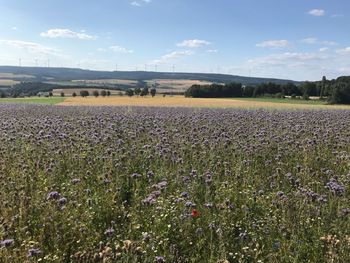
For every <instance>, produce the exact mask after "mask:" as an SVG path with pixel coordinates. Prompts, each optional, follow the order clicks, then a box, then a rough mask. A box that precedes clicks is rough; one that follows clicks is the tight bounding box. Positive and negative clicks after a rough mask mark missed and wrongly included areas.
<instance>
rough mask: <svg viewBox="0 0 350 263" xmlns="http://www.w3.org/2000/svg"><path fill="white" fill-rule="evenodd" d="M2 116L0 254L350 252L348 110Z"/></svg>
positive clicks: (339, 255)
mask: <svg viewBox="0 0 350 263" xmlns="http://www.w3.org/2000/svg"><path fill="white" fill-rule="evenodd" d="M0 116H1V122H0V262H11V263H12V262H40V261H41V262H158V263H162V262H181V263H186V262H222V263H225V262H226V263H227V262H350V111H345V110H344V111H342V110H339V111H338V110H334V111H323V110H320V111H265V110H243V109H175V108H172V109H171V108H169V109H167V108H121V107H120V108H109V107H102V108H96V107H93V108H89V107H56V106H28V105H27V106H25V105H1V106H0Z"/></svg>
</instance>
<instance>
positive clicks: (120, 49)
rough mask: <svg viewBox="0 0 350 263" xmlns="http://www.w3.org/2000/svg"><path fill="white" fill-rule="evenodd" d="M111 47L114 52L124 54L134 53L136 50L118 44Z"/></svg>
mask: <svg viewBox="0 0 350 263" xmlns="http://www.w3.org/2000/svg"><path fill="white" fill-rule="evenodd" d="M109 49H110V50H112V51H113V52H116V53H123V54H128V53H129V54H131V53H134V51H133V50H131V49H127V48H125V47H121V46H117V45H115V46H110V47H109Z"/></svg>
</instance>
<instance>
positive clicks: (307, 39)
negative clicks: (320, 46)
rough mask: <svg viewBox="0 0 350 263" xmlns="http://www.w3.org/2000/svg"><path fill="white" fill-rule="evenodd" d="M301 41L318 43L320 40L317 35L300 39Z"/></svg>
mask: <svg viewBox="0 0 350 263" xmlns="http://www.w3.org/2000/svg"><path fill="white" fill-rule="evenodd" d="M300 42H301V43H305V44H316V43H317V42H318V39H317V38H315V37H308V38H304V39H302V40H300Z"/></svg>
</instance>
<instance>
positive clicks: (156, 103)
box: [59, 96, 350, 109]
mask: <svg viewBox="0 0 350 263" xmlns="http://www.w3.org/2000/svg"><path fill="white" fill-rule="evenodd" d="M59 105H62V106H145V107H152V106H153V107H199V108H204V107H210V108H248V109H249V108H272V109H350V107H348V106H345V105H313V104H294V103H278V102H264V101H247V100H240V99H215V98H210V99H205V98H186V97H183V96H167V97H162V96H156V97H153V98H152V97H127V96H112V97H98V98H95V97H87V98H82V97H75V98H73V97H69V98H66V99H65V101H64V102H62V103H59Z"/></svg>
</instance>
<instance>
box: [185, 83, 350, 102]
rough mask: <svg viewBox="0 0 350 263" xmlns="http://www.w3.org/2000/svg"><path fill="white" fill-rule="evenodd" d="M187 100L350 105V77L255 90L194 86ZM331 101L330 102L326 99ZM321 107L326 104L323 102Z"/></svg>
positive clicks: (231, 85)
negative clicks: (316, 101) (271, 100)
mask: <svg viewBox="0 0 350 263" xmlns="http://www.w3.org/2000/svg"><path fill="white" fill-rule="evenodd" d="M185 96H186V97H193V98H241V97H245V98H276V99H284V98H285V97H286V96H290V97H291V98H297V97H301V98H302V99H303V100H305V101H307V100H310V96H314V97H318V98H319V99H320V100H321V101H325V100H327V102H328V103H330V104H350V77H339V78H338V79H336V80H330V81H329V80H327V79H326V77H323V78H322V80H321V81H316V82H310V81H305V82H303V83H301V84H300V85H295V84H294V83H286V84H277V83H274V82H268V83H261V84H259V85H255V86H244V85H242V84H241V83H229V84H224V85H223V84H211V85H193V86H191V87H190V88H189V89H188V90H187V91H186V92H185ZM326 98H327V99H326ZM320 104H323V102H321V103H320Z"/></svg>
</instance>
